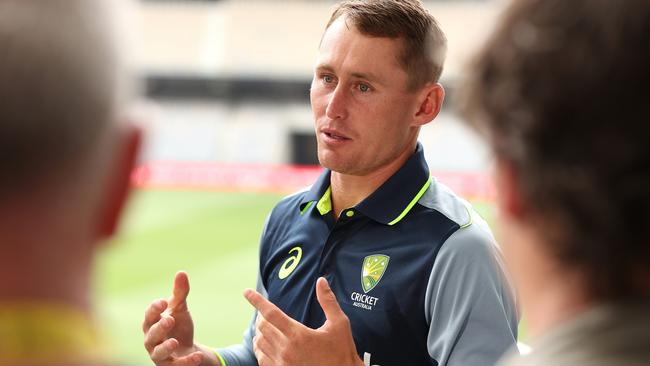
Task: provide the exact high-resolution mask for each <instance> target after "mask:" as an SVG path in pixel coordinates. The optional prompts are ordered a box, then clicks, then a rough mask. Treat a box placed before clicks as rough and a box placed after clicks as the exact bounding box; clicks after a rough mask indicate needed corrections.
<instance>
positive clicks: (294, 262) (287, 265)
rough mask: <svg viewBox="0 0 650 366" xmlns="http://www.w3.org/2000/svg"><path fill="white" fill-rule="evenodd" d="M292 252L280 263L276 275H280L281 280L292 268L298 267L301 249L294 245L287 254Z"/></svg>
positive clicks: (291, 271) (287, 275)
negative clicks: (280, 265)
mask: <svg viewBox="0 0 650 366" xmlns="http://www.w3.org/2000/svg"><path fill="white" fill-rule="evenodd" d="M292 253H295V254H294V255H292V256H291V257H289V258H287V260H286V261H284V263H283V264H282V267H280V272H278V277H280V279H281V280H284V279H285V278H287V277H289V275H290V274H291V273H293V270H294V269H296V267H298V263H300V259H301V258H302V249H301V248H300V247H295V248H293V249H291V250H290V251H289V254H292Z"/></svg>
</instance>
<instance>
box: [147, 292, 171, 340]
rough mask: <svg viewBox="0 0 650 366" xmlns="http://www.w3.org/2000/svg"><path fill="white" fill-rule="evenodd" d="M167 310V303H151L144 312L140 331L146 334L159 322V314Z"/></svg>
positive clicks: (160, 301) (163, 301)
mask: <svg viewBox="0 0 650 366" xmlns="http://www.w3.org/2000/svg"><path fill="white" fill-rule="evenodd" d="M166 308H167V301H165V300H162V299H161V300H156V301H154V302H152V303H151V304H150V305H149V307H147V310H145V312H144V321H143V322H142V331H143V332H144V333H147V332H148V331H149V328H151V326H152V325H154V324H156V323H157V322H158V321H159V320H160V314H161V313H162V312H163V311H165V309H166Z"/></svg>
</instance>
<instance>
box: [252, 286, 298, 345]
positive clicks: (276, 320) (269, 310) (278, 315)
mask: <svg viewBox="0 0 650 366" xmlns="http://www.w3.org/2000/svg"><path fill="white" fill-rule="evenodd" d="M244 297H245V298H246V300H248V302H249V303H250V304H251V305H253V306H254V307H255V309H257V311H259V313H260V314H262V316H263V317H264V319H266V320H267V321H268V322H269V323H271V324H272V325H273V326H274V327H275V328H277V329H278V330H279V331H280V332H281V333H283V334H290V331H291V326H292V325H293V319H291V318H290V317H289V316H287V315H286V314H285V313H283V312H282V310H280V309H279V308H278V307H277V306H275V305H274V304H273V303H271V302H270V301H269V300H267V299H265V298H264V296H262V295H260V294H259V293H258V292H257V291H253V290H250V289H248V290H246V291H245V292H244Z"/></svg>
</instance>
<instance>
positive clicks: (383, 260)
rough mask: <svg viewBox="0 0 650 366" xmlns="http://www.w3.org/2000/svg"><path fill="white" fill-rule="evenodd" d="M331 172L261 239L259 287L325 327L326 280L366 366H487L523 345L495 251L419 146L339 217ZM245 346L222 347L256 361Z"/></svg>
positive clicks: (285, 206) (284, 209)
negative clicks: (322, 282)
mask: <svg viewBox="0 0 650 366" xmlns="http://www.w3.org/2000/svg"><path fill="white" fill-rule="evenodd" d="M330 174H331V172H330V171H325V172H324V173H323V174H322V175H321V176H320V178H319V179H318V181H317V182H316V183H315V184H314V185H313V186H312V187H311V189H310V190H308V191H305V192H301V193H298V194H295V195H292V196H289V197H287V198H285V199H283V200H282V201H281V202H280V203H278V205H277V206H276V207H275V208H274V209H273V211H272V213H271V215H270V217H269V220H268V222H267V225H266V228H265V230H264V233H263V235H262V241H261V248H260V279H259V283H258V289H259V290H260V291H261V292H262V293H264V294H265V295H266V296H267V297H268V299H269V300H270V301H271V302H273V303H274V304H276V305H277V306H278V307H279V308H280V309H282V310H283V311H284V312H285V313H286V314H288V315H289V316H291V317H292V318H294V319H295V320H297V321H299V322H301V323H303V324H305V325H306V326H309V327H311V328H318V327H320V326H322V325H323V323H324V321H325V315H324V313H323V311H322V309H321V307H320V305H319V303H318V301H317V299H316V292H315V283H316V280H317V279H318V277H325V278H326V279H327V280H328V281H329V283H330V286H331V288H332V290H333V291H334V293H335V295H336V297H337V300H338V301H339V303H340V305H341V308H342V309H343V311H344V312H345V313H346V315H347V316H348V317H349V319H350V324H351V327H352V333H353V337H354V341H355V344H356V347H357V351H358V352H359V356H360V358H361V359H363V360H364V362H365V363H366V364H367V365H368V366H370V365H380V366H387V365H438V364H445V365H446V364H457V365H465V366H467V365H490V364H494V363H495V362H496V361H497V359H498V358H499V357H500V356H501V355H502V354H503V353H504V352H505V351H506V350H507V349H508V348H510V347H512V346H514V344H515V343H516V325H517V315H516V309H515V306H514V302H513V299H512V294H511V291H510V288H509V287H508V285H507V282H506V281H505V278H504V276H503V271H502V270H501V265H500V261H499V256H498V250H497V247H496V243H495V242H494V239H493V237H492V235H491V233H490V231H489V228H488V227H487V224H485V222H484V221H483V220H482V219H480V217H479V216H478V215H476V214H475V212H473V210H472V209H471V207H470V206H469V204H468V203H467V202H465V201H463V200H461V199H460V198H458V197H457V196H455V195H454V194H453V193H452V192H451V191H450V190H449V189H447V188H446V187H444V186H443V185H441V184H440V183H438V182H437V181H435V179H433V178H431V177H430V173H429V169H428V166H427V164H426V161H425V159H424V153H423V149H422V146H421V145H419V144H418V146H417V149H416V151H415V153H414V154H413V156H412V157H411V158H410V159H409V160H408V161H407V162H406V163H405V164H404V165H403V166H402V167H401V168H400V169H399V170H398V171H397V172H396V173H395V174H394V175H393V176H392V177H390V178H389V179H388V180H387V181H386V182H385V183H384V184H383V185H381V186H380V187H379V188H378V189H377V190H376V191H375V192H374V193H372V194H371V195H370V196H369V197H367V198H366V199H365V200H363V201H362V202H361V203H359V204H358V205H356V206H355V207H350V208H347V209H345V210H343V211H342V213H341V215H340V217H339V218H338V220H335V218H334V212H333V210H332V200H331V188H330ZM254 331H255V329H254V323H251V328H250V329H249V330H248V331H247V333H246V335H245V339H244V344H243V345H242V346H240V347H231V348H226V349H222V350H219V351H218V354H219V355H220V357H222V359H223V360H224V362H225V363H226V364H227V365H252V364H256V363H254V362H255V361H254V355H253V358H252V359H251V358H250V357H251V355H252V346H251V342H252V341H251V340H252V336H253V334H254Z"/></svg>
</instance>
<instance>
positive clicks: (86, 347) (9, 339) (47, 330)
mask: <svg viewBox="0 0 650 366" xmlns="http://www.w3.org/2000/svg"><path fill="white" fill-rule="evenodd" d="M0 339H2V342H1V343H0V364H2V365H4V364H5V363H4V362H7V364H12V363H14V362H17V361H25V360H27V361H30V362H31V361H34V364H37V363H39V362H45V361H50V360H53V359H54V360H65V361H66V362H67V361H70V363H74V362H72V361H75V362H76V361H81V360H85V361H92V362H89V364H94V362H95V361H99V360H101V359H102V357H103V356H104V354H103V351H102V349H101V347H100V340H99V337H98V334H97V332H96V331H95V329H94V327H93V325H92V324H91V320H90V319H89V317H88V316H87V315H86V314H84V313H82V312H80V311H78V310H76V309H73V308H72V307H69V306H67V305H63V304H53V303H52V304H50V303H47V304H44V303H37V302H31V301H21V302H11V303H6V302H0ZM66 362H63V363H66ZM75 365H76V363H75Z"/></svg>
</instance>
